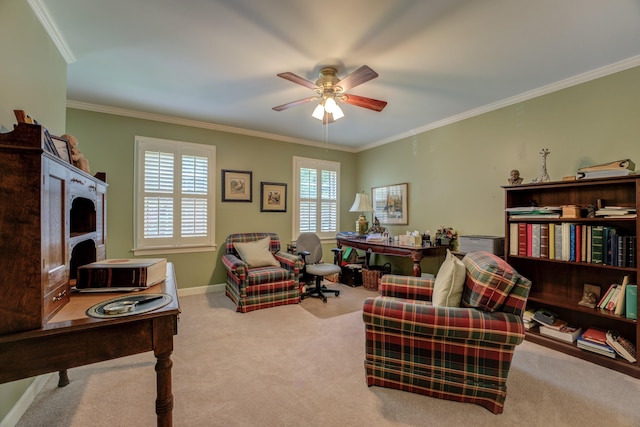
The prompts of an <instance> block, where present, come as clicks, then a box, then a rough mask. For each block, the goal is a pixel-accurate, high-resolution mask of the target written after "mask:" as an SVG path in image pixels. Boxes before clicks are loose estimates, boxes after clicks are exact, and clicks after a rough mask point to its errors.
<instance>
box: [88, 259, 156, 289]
mask: <svg viewBox="0 0 640 427" xmlns="http://www.w3.org/2000/svg"><path fill="white" fill-rule="evenodd" d="M166 276H167V260H166V258H137V259H106V260H103V261H98V262H93V263H91V264H86V265H83V266H80V267H78V277H77V282H76V288H78V289H84V288H120V287H127V288H130V287H134V288H135V287H138V288H147V287H149V286H152V285H155V284H156V283H160V282H162V281H163V280H165V278H166Z"/></svg>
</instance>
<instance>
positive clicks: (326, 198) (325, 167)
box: [293, 157, 340, 239]
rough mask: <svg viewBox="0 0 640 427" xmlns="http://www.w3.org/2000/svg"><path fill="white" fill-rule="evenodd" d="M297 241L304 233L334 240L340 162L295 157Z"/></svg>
mask: <svg viewBox="0 0 640 427" xmlns="http://www.w3.org/2000/svg"><path fill="white" fill-rule="evenodd" d="M293 162H294V166H293V170H294V171H295V176H294V197H295V201H294V207H293V208H294V213H293V214H294V229H293V236H294V239H295V238H297V236H298V234H300V233H302V232H312V233H316V234H318V236H319V237H320V238H334V237H335V235H336V233H337V231H338V228H339V223H338V212H339V206H338V204H339V191H338V189H339V188H340V187H339V178H340V163H337V162H329V161H324V160H317V159H308V158H303V157H294V159H293Z"/></svg>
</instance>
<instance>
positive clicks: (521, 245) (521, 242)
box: [518, 222, 527, 256]
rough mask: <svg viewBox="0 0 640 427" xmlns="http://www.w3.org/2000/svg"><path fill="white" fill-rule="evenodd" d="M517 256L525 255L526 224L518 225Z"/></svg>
mask: <svg viewBox="0 0 640 427" xmlns="http://www.w3.org/2000/svg"><path fill="white" fill-rule="evenodd" d="M518 255H520V256H526V255H527V224H525V223H524V222H520V223H518Z"/></svg>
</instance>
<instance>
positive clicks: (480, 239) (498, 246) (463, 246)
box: [458, 236, 504, 256]
mask: <svg viewBox="0 0 640 427" xmlns="http://www.w3.org/2000/svg"><path fill="white" fill-rule="evenodd" d="M458 251H460V252H476V251H487V252H491V253H492V254H495V255H498V256H503V255H504V237H499V236H460V237H459V238H458Z"/></svg>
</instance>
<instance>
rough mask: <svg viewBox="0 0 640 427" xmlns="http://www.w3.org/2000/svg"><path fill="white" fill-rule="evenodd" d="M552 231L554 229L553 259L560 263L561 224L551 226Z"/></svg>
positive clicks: (561, 254)
mask: <svg viewBox="0 0 640 427" xmlns="http://www.w3.org/2000/svg"><path fill="white" fill-rule="evenodd" d="M553 229H554V240H555V245H554V246H555V249H554V255H555V257H554V259H556V260H558V261H560V260H562V258H563V248H562V224H553Z"/></svg>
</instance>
